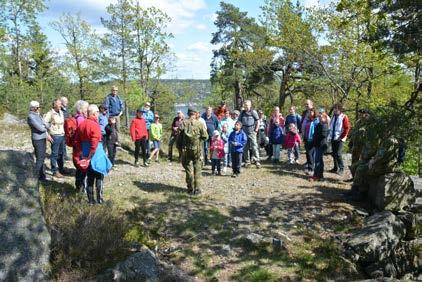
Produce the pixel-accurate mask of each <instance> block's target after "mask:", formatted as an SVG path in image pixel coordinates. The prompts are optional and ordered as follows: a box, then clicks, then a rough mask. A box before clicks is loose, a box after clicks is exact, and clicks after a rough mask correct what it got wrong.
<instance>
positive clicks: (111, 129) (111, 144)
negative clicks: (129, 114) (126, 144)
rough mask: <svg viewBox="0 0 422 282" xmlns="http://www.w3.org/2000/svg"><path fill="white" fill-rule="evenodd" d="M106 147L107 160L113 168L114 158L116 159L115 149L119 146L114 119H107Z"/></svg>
mask: <svg viewBox="0 0 422 282" xmlns="http://www.w3.org/2000/svg"><path fill="white" fill-rule="evenodd" d="M105 132H106V142H105V143H106V145H107V151H108V158H109V159H110V161H111V163H112V164H113V166H114V158H115V157H116V148H117V146H118V145H119V136H118V134H117V126H116V118H115V117H111V118H109V119H108V124H107V126H106V127H105Z"/></svg>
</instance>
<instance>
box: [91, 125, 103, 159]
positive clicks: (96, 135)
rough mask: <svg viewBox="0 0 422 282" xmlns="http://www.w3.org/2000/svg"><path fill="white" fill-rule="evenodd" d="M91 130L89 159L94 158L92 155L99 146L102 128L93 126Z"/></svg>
mask: <svg viewBox="0 0 422 282" xmlns="http://www.w3.org/2000/svg"><path fill="white" fill-rule="evenodd" d="M90 131H91V132H90V133H91V134H90V138H89V142H90V144H91V147H90V148H89V155H88V159H90V158H92V156H93V155H94V154H95V151H96V150H97V147H98V143H99V142H100V140H101V129H100V128H99V126H95V127H92V128H91V130H90Z"/></svg>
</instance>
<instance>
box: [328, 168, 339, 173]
mask: <svg viewBox="0 0 422 282" xmlns="http://www.w3.org/2000/svg"><path fill="white" fill-rule="evenodd" d="M328 172H331V173H336V172H337V169H335V168H333V169H330V170H329V171H328Z"/></svg>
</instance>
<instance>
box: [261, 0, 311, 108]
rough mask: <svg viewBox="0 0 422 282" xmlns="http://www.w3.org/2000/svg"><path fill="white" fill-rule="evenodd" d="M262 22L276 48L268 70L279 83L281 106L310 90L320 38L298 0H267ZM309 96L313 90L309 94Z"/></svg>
mask: <svg viewBox="0 0 422 282" xmlns="http://www.w3.org/2000/svg"><path fill="white" fill-rule="evenodd" d="M262 23H263V24H264V25H265V26H266V28H267V32H268V34H269V38H270V40H269V48H272V49H274V50H275V54H274V58H273V61H272V64H270V65H269V69H268V71H270V72H272V73H273V76H274V78H275V79H276V80H277V81H278V82H279V90H278V105H279V107H280V108H282V107H283V106H284V104H285V101H286V99H287V98H288V97H290V101H291V102H293V96H294V94H295V93H297V92H306V90H305V89H306V87H307V86H309V84H308V83H307V82H308V81H313V79H312V78H313V75H314V73H315V66H314V62H313V60H312V59H311V58H312V57H314V56H315V55H316V53H317V49H318V48H317V39H316V38H315V36H314V35H313V34H312V26H311V24H310V21H309V20H308V19H306V17H305V11H304V9H303V7H301V6H300V5H299V4H298V3H297V4H296V5H294V4H293V3H292V2H291V1H289V0H267V1H266V2H265V6H264V7H263V20H262ZM308 95H309V93H308Z"/></svg>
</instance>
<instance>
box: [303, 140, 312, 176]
mask: <svg viewBox="0 0 422 282" xmlns="http://www.w3.org/2000/svg"><path fill="white" fill-rule="evenodd" d="M304 142H305V154H306V164H305V168H306V170H309V169H310V168H311V164H312V161H311V157H310V149H311V147H310V146H309V142H308V141H306V140H305V141H304Z"/></svg>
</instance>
